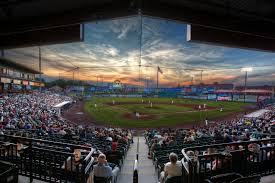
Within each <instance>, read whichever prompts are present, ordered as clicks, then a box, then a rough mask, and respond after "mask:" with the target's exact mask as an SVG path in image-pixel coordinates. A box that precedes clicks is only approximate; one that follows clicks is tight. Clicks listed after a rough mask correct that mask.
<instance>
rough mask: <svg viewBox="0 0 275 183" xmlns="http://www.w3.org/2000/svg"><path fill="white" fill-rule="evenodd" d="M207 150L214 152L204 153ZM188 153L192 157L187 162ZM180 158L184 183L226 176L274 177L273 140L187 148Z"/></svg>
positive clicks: (274, 154) (196, 182) (274, 155)
mask: <svg viewBox="0 0 275 183" xmlns="http://www.w3.org/2000/svg"><path fill="white" fill-rule="evenodd" d="M209 149H212V150H213V149H215V150H216V152H214V151H213V153H206V152H207V151H208V150H209ZM232 149H233V150H232ZM234 149H237V150H234ZM188 151H193V152H194V153H195V156H193V157H191V158H190V157H189V156H188V155H187V152H188ZM182 154H183V159H182V164H183V179H184V183H200V182H203V180H205V179H206V178H209V177H211V176H214V175H218V174H223V173H229V172H236V173H240V174H242V175H254V174H260V175H269V174H273V173H275V139H266V140H257V141H245V142H238V143H223V144H215V145H206V146H196V147H189V148H184V149H183V150H182Z"/></svg>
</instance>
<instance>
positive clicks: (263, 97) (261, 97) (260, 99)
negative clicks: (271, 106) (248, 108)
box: [258, 96, 270, 102]
mask: <svg viewBox="0 0 275 183" xmlns="http://www.w3.org/2000/svg"><path fill="white" fill-rule="evenodd" d="M266 99H270V96H258V102H260V101H263V100H266Z"/></svg>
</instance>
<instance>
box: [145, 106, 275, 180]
mask: <svg viewBox="0 0 275 183" xmlns="http://www.w3.org/2000/svg"><path fill="white" fill-rule="evenodd" d="M265 109H268V110H269V111H268V112H265V113H264V114H262V115H261V116H258V117H257V118H245V117H244V116H242V117H238V118H236V119H233V120H229V121H220V122H215V123H208V124H207V125H205V126H198V127H193V128H190V129H167V128H166V129H159V130H155V129H151V130H146V132H145V136H146V139H147V142H148V145H149V148H150V149H149V153H148V158H149V159H153V160H154V162H155V163H156V164H158V163H159V162H156V161H162V163H163V166H160V167H161V169H162V170H163V172H162V173H161V178H160V182H165V179H166V178H168V177H173V176H181V171H180V170H182V167H181V163H179V162H178V155H181V151H180V150H181V149H182V148H185V147H190V146H202V145H210V144H220V143H238V142H239V143H240V142H243V141H251V144H249V146H248V148H249V150H250V151H251V152H252V153H254V154H258V155H257V156H253V157H249V158H248V159H249V160H250V161H263V160H266V159H270V158H274V156H275V154H274V152H268V153H267V152H266V154H264V155H263V154H262V153H263V152H264V151H260V148H262V147H271V146H273V144H272V143H271V142H269V141H267V142H266V143H262V144H257V143H253V141H256V140H262V139H270V138H274V137H275V136H274V135H275V133H274V127H275V106H268V107H265ZM243 148H244V147H243V146H241V145H239V146H235V145H232V146H228V147H226V148H224V149H222V151H223V152H222V153H228V152H230V151H233V150H242V149H243ZM175 151H178V152H180V153H178V155H177V154H175V153H171V152H175ZM162 152H163V153H164V154H163V153H162ZM165 153H166V155H165ZM167 153H171V154H170V156H169V159H167V158H165V160H164V161H166V162H167V161H169V162H168V163H166V162H164V161H163V157H162V156H167ZM214 153H218V151H217V149H215V148H208V149H206V150H205V151H202V152H198V151H188V152H186V154H187V155H188V156H189V157H190V158H191V159H193V160H194V159H196V157H197V156H198V154H204V155H207V154H209V155H211V154H214ZM255 157H256V158H255ZM210 164H211V166H212V167H211V169H212V170H215V169H217V168H219V166H218V165H220V164H221V163H220V162H218V161H213V162H212V163H208V164H207V166H208V165H209V166H210ZM208 168H210V167H208ZM175 172H178V174H177V173H175Z"/></svg>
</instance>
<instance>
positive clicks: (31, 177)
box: [29, 140, 33, 183]
mask: <svg viewBox="0 0 275 183" xmlns="http://www.w3.org/2000/svg"><path fill="white" fill-rule="evenodd" d="M29 148H30V149H29V159H30V183H32V182H33V175H32V174H33V172H32V170H33V168H32V158H33V153H32V140H30V146H29Z"/></svg>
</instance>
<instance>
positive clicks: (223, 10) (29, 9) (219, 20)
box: [0, 0, 275, 51]
mask: <svg viewBox="0 0 275 183" xmlns="http://www.w3.org/2000/svg"><path fill="white" fill-rule="evenodd" d="M139 13H141V14H142V15H147V16H152V17H160V18H167V19H171V20H177V21H182V22H185V23H189V24H191V25H192V26H193V28H194V30H195V29H196V30H197V31H198V32H199V33H200V32H201V31H203V32H204V33H205V29H208V31H206V33H207V34H206V35H207V39H209V37H210V38H211V40H208V41H209V42H216V43H221V44H223V43H224V44H227V45H229V46H230V45H231V46H237V47H238V45H240V47H241V46H244V47H246V46H247V47H252V48H253V47H254V48H255V47H256V48H257V49H261V50H268V51H274V50H275V46H274V45H275V44H273V43H274V41H273V40H274V38H275V1H274V0H55V1H49V0H39V1H37V0H2V1H0V23H1V29H0V48H5V45H1V40H2V39H3V38H4V37H5V39H7V37H9V36H10V37H11V39H12V38H13V39H14V37H13V36H12V35H14V34H18V33H21V34H22V33H26V31H39V30H42V29H50V28H52V29H53V28H57V27H58V28H60V29H61V32H62V30H63V29H62V27H63V26H64V27H66V26H72V25H76V24H80V23H84V22H87V21H96V20H103V19H112V18H118V17H125V16H133V15H138V14H139ZM196 26H199V27H196ZM64 27H63V28H64ZM211 29H214V32H213V30H211ZM67 31H69V30H67ZM217 31H218V32H217ZM227 31H230V34H228V32H227ZM55 32H58V31H57V30H55ZM63 32H64V30H63ZM198 32H197V33H198ZM193 33H194V34H195V32H193ZM210 33H212V35H215V37H213V38H212V37H211V34H210ZM233 33H234V38H237V39H235V40H234V39H233V42H232V40H231V39H230V40H228V37H229V36H226V35H232V34H233ZM47 34H48V35H51V34H52V32H51V33H47ZM200 35H203V34H200ZM206 35H205V36H204V37H199V38H198V37H196V40H204V39H205V37H206ZM58 37H60V36H58ZM193 37H194V36H193ZM27 38H28V39H31V40H32V39H35V38H33V36H30V35H28V37H27ZM21 39H22V40H21ZM54 39H57V37H55V38H54ZM217 39H218V40H217ZM255 39H256V40H255ZM15 40H16V41H15V42H14V43H18V44H19V43H20V42H23V40H26V36H22V38H21V37H16V39H15ZM74 40H75V39H73V41H74ZM80 40H81V39H80ZM261 40H262V41H264V43H265V44H261V43H260V41H261ZM62 41H64V40H62ZM255 41H257V42H255ZM246 42H247V43H246ZM46 43H48V42H46Z"/></svg>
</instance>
